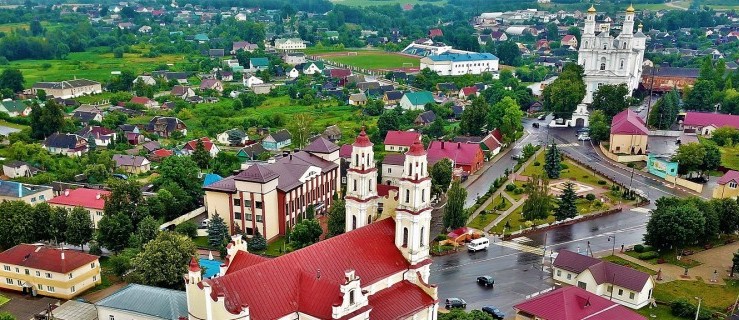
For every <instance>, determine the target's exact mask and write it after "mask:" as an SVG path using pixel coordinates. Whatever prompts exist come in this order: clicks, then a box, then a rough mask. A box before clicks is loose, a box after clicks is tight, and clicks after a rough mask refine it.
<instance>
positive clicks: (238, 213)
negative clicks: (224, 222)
mask: <svg viewBox="0 0 739 320" xmlns="http://www.w3.org/2000/svg"><path fill="white" fill-rule="evenodd" d="M234 219H237V220H240V219H241V212H238V211H234Z"/></svg>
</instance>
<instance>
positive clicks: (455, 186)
mask: <svg viewBox="0 0 739 320" xmlns="http://www.w3.org/2000/svg"><path fill="white" fill-rule="evenodd" d="M466 199H467V190H466V189H464V188H462V185H461V184H460V183H459V180H455V181H454V182H452V186H451V188H449V191H448V192H447V203H446V207H445V208H444V217H443V220H444V228H446V229H452V230H453V229H457V228H459V227H463V226H465V225H466V224H467V211H466V210H465V209H464V201H465V200H466Z"/></svg>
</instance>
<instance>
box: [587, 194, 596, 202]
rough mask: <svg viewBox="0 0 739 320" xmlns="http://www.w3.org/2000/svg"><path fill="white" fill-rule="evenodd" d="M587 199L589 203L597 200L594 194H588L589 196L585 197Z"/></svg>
mask: <svg viewBox="0 0 739 320" xmlns="http://www.w3.org/2000/svg"><path fill="white" fill-rule="evenodd" d="M585 199H587V200H588V201H593V200H595V195H594V194H592V193H588V194H587V195H586V196H585Z"/></svg>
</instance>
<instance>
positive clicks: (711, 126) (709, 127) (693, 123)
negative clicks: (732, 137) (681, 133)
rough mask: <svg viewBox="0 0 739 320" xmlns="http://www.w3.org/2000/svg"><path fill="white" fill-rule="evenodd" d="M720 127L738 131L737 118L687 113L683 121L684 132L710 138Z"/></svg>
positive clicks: (738, 120) (721, 114)
mask: <svg viewBox="0 0 739 320" xmlns="http://www.w3.org/2000/svg"><path fill="white" fill-rule="evenodd" d="M721 127H732V128H735V129H739V116H735V115H731V114H723V113H708V112H687V113H686V114H685V120H684V121H683V128H684V129H685V130H694V131H695V132H697V133H699V134H700V135H703V136H706V137H710V136H711V134H712V133H713V131H714V130H716V129H718V128H721Z"/></svg>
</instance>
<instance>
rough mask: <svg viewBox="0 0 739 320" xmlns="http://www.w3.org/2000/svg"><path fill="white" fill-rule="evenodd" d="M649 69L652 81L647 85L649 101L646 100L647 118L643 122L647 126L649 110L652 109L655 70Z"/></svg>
mask: <svg viewBox="0 0 739 320" xmlns="http://www.w3.org/2000/svg"><path fill="white" fill-rule="evenodd" d="M650 69H652V81H651V83H650V84H649V99H648V100H647V116H646V120H645V121H644V122H646V123H647V124H649V109H650V108H651V107H652V93H653V92H654V69H656V68H655V67H654V66H652V67H651V68H650Z"/></svg>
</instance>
